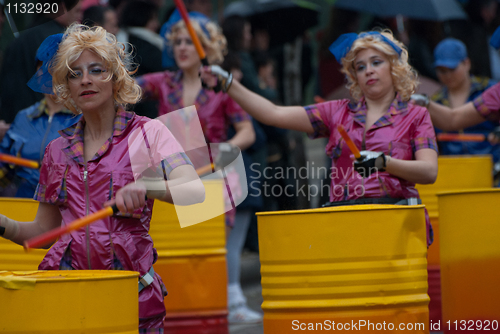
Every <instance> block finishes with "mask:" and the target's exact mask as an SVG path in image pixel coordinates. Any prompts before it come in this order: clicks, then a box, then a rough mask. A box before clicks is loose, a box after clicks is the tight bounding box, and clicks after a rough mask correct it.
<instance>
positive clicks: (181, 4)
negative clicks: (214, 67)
mask: <svg viewBox="0 0 500 334" xmlns="http://www.w3.org/2000/svg"><path fill="white" fill-rule="evenodd" d="M174 2H175V5H176V6H177V9H178V10H179V13H180V14H181V16H182V19H183V20H184V23H185V24H186V28H187V31H188V33H189V36H191V40H192V41H193V44H194V47H195V48H196V52H197V53H198V56H200V59H201V63H202V64H203V65H204V66H208V61H207V56H206V54H205V50H204V49H203V46H201V43H200V40H199V39H198V35H196V32H195V31H194V29H193V26H192V25H191V22H190V21H189V16H188V12H187V10H186V6H184V2H182V0H174Z"/></svg>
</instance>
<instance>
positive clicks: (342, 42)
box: [328, 31, 403, 63]
mask: <svg viewBox="0 0 500 334" xmlns="http://www.w3.org/2000/svg"><path fill="white" fill-rule="evenodd" d="M366 36H377V37H379V39H380V40H381V41H382V42H385V43H387V44H388V45H390V46H391V47H392V48H393V49H394V51H396V53H397V54H398V55H400V56H401V52H403V50H402V49H401V48H400V47H399V46H398V45H397V44H396V43H394V42H393V41H391V40H390V39H389V38H387V37H385V36H384V35H382V34H381V33H380V32H378V31H369V32H363V33H361V34H359V35H358V34H356V33H353V32H352V33H347V34H343V35H341V36H340V37H339V38H337V40H336V41H335V42H333V43H332V45H330V47H329V48H328V50H330V52H331V53H332V54H333V55H334V56H335V59H337V61H338V62H339V63H340V62H341V60H342V58H344V57H345V56H346V55H347V54H348V53H349V51H350V50H351V47H352V43H354V41H355V40H357V39H358V38H363V37H366Z"/></svg>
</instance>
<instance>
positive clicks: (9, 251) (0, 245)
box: [0, 197, 47, 270]
mask: <svg viewBox="0 0 500 334" xmlns="http://www.w3.org/2000/svg"><path fill="white" fill-rule="evenodd" d="M37 210H38V202H37V201H34V200H31V199H24V198H8V197H0V213H1V214H3V215H5V216H7V217H9V218H11V219H14V220H17V221H32V220H34V219H35V216H36V211H37ZM46 253H47V250H45V249H33V250H31V251H29V252H25V251H24V248H23V247H22V246H20V245H17V244H15V243H13V242H12V241H10V240H6V239H4V238H0V270H37V269H38V265H39V264H40V262H42V259H43V257H44V256H45V254H46Z"/></svg>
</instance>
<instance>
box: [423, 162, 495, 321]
mask: <svg viewBox="0 0 500 334" xmlns="http://www.w3.org/2000/svg"><path fill="white" fill-rule="evenodd" d="M492 168H493V161H492V159H491V156H489V155H474V156H466V155H461V156H443V157H439V158H438V176H437V179H436V182H435V183H434V184H426V185H422V184H419V185H417V189H418V192H419V193H420V198H421V199H422V203H423V204H425V206H426V208H427V211H428V213H429V218H430V221H431V224H432V228H433V230H434V242H433V244H432V245H431V246H430V247H429V250H428V253H427V262H428V268H427V269H428V272H429V274H428V275H429V276H428V278H429V291H428V293H429V297H430V299H431V301H430V303H429V318H430V320H431V321H432V322H433V323H437V322H438V321H440V320H441V319H442V317H441V280H440V275H441V273H440V260H439V244H440V234H441V231H440V228H439V210H438V199H437V196H436V194H437V193H439V192H443V191H451V190H457V189H477V188H487V187H490V188H491V187H492V186H493V177H492Z"/></svg>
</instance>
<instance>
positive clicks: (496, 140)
mask: <svg viewBox="0 0 500 334" xmlns="http://www.w3.org/2000/svg"><path fill="white" fill-rule="evenodd" d="M488 141H489V142H490V144H491V145H498V144H500V126H497V127H496V128H495V129H493V131H492V132H490V133H489V134H488Z"/></svg>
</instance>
